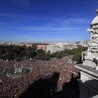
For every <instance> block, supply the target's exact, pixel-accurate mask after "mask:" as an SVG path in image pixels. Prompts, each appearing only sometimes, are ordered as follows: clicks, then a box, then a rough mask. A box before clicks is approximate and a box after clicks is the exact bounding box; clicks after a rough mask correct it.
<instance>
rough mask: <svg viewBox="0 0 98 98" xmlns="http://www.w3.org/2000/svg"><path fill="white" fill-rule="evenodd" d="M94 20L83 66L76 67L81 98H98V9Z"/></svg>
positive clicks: (89, 30)
mask: <svg viewBox="0 0 98 98" xmlns="http://www.w3.org/2000/svg"><path fill="white" fill-rule="evenodd" d="M96 14H97V15H96V17H95V18H94V19H93V20H92V22H91V24H90V28H89V29H87V31H88V32H89V33H90V38H89V43H88V50H87V51H85V52H83V54H82V57H83V59H82V60H83V64H77V65H75V66H76V68H78V69H79V72H80V79H79V85H80V86H79V87H80V98H98V9H97V10H96Z"/></svg>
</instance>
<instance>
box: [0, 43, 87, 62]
mask: <svg viewBox="0 0 98 98" xmlns="http://www.w3.org/2000/svg"><path fill="white" fill-rule="evenodd" d="M84 50H86V48H83V47H81V46H79V47H78V48H77V49H72V50H69V49H65V50H64V51H60V52H55V53H53V54H50V52H49V51H48V52H45V51H44V50H41V49H39V50H36V49H34V48H33V47H26V46H16V45H6V46H3V45H0V59H3V60H17V61H19V60H27V59H30V58H32V59H43V60H49V59H50V58H52V57H56V58H62V57H63V56H67V55H73V61H77V62H80V61H81V53H82V51H84Z"/></svg>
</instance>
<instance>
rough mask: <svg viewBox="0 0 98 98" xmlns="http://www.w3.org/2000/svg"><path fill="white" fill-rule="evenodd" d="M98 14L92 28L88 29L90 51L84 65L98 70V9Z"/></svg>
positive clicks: (85, 55) (85, 57) (86, 54)
mask: <svg viewBox="0 0 98 98" xmlns="http://www.w3.org/2000/svg"><path fill="white" fill-rule="evenodd" d="M96 14H97V16H96V17H95V18H94V19H93V21H92V22H91V25H90V28H89V29H87V31H88V32H89V33H90V39H89V43H88V51H87V53H85V54H84V61H83V65H86V66H90V67H92V68H94V69H97V70H98V67H97V65H98V9H97V10H96Z"/></svg>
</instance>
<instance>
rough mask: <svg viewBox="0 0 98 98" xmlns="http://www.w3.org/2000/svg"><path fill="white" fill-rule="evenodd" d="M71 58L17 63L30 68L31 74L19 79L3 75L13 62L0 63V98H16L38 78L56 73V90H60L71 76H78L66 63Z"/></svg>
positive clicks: (75, 70)
mask: <svg viewBox="0 0 98 98" xmlns="http://www.w3.org/2000/svg"><path fill="white" fill-rule="evenodd" d="M69 59H72V56H71V55H70V56H65V57H63V58H61V59H57V58H52V59H50V60H49V61H44V60H27V61H19V63H21V64H22V65H23V66H30V67H32V72H31V73H29V74H26V75H24V76H22V77H20V78H7V77H5V75H4V74H3V73H4V72H5V71H6V70H9V69H11V68H13V66H14V63H15V61H9V62H6V63H4V62H3V61H0V86H1V87H0V93H1V95H0V96H1V97H0V98H18V97H19V96H20V95H21V94H22V93H23V92H25V91H26V89H27V88H28V87H29V86H30V85H31V84H32V83H34V82H35V81H37V80H38V79H40V78H45V77H49V76H51V75H53V73H54V72H58V73H59V74H60V75H59V79H58V82H57V89H56V90H58V89H60V88H62V86H63V85H64V83H67V82H69V81H70V79H71V74H72V73H73V75H74V77H77V76H78V70H77V69H76V68H75V67H74V65H73V64H71V63H68V60H69Z"/></svg>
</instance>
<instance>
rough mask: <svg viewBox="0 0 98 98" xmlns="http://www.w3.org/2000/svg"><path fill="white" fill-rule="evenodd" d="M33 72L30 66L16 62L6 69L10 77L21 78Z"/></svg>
mask: <svg viewBox="0 0 98 98" xmlns="http://www.w3.org/2000/svg"><path fill="white" fill-rule="evenodd" d="M31 72H32V68H31V67H30V66H23V65H22V64H21V63H15V64H14V67H13V68H11V69H9V70H7V71H5V73H4V74H5V76H6V77H10V78H19V77H22V76H24V75H26V74H28V73H31Z"/></svg>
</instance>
